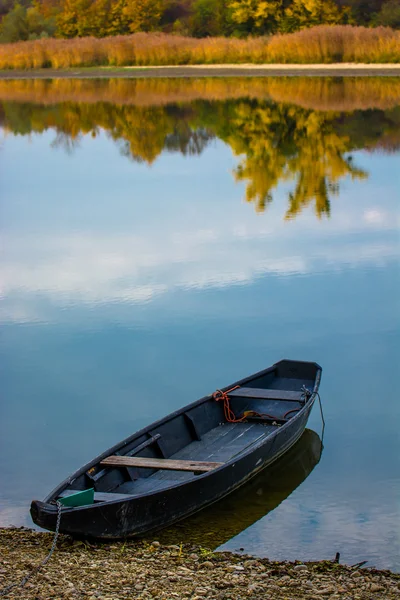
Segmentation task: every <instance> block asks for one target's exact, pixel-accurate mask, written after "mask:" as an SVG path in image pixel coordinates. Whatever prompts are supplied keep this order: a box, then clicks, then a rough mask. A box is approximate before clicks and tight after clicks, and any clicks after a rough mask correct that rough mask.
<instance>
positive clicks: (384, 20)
mask: <svg viewBox="0 0 400 600" xmlns="http://www.w3.org/2000/svg"><path fill="white" fill-rule="evenodd" d="M374 24H376V25H385V26H386V27H393V29H400V2H399V0H388V1H387V2H385V4H383V5H382V8H381V10H380V12H379V13H378V14H377V15H376V16H375V19H374Z"/></svg>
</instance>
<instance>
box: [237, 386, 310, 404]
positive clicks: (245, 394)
mask: <svg viewBox="0 0 400 600" xmlns="http://www.w3.org/2000/svg"><path fill="white" fill-rule="evenodd" d="M229 396H238V397H241V398H259V399H260V400H284V401H285V402H304V394H303V392H302V391H298V392H293V391H289V390H272V389H263V388H250V387H240V388H238V389H236V390H233V391H232V392H229Z"/></svg>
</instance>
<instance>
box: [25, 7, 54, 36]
mask: <svg viewBox="0 0 400 600" xmlns="http://www.w3.org/2000/svg"><path fill="white" fill-rule="evenodd" d="M26 21H27V25H28V31H29V39H30V40H35V39H37V38H43V37H51V36H53V35H54V33H55V30H56V20H55V18H54V17H49V18H48V19H46V18H45V17H44V16H43V15H42V14H41V13H40V12H39V10H38V8H37V7H36V6H31V7H29V8H28V9H27V11H26Z"/></svg>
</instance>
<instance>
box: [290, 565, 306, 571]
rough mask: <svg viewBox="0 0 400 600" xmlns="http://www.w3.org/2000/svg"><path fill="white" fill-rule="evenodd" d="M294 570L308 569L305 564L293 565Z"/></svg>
mask: <svg viewBox="0 0 400 600" xmlns="http://www.w3.org/2000/svg"><path fill="white" fill-rule="evenodd" d="M293 570H294V571H308V569H307V567H306V565H295V566H294V567H293Z"/></svg>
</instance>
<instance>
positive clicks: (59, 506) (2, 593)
mask: <svg viewBox="0 0 400 600" xmlns="http://www.w3.org/2000/svg"><path fill="white" fill-rule="evenodd" d="M56 505H57V523H56V529H55V532H54V538H53V543H52V545H51V548H50V552H49V553H48V555H47V556H46V558H45V559H44V560H42V562H41V563H40V564H39V565H38V566H37V567H34V568H33V569H32V571H31V572H30V573H28V575H25V577H24V578H23V579H21V581H20V582H19V583H11V584H10V585H7V586H6V587H4V588H3V589H2V590H0V596H6V595H7V594H8V592H9V591H10V590H12V589H13V588H18V587H19V588H21V587H24V585H25V584H26V583H27V582H28V581H29V579H31V577H33V576H34V575H36V574H37V573H38V572H39V571H40V569H42V568H43V567H44V566H45V564H47V563H48V562H49V560H50V558H51V556H52V554H53V552H54V550H55V549H56V544H57V539H58V534H59V532H60V522H61V509H62V504H61V502H58V501H57V502H56Z"/></svg>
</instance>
